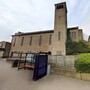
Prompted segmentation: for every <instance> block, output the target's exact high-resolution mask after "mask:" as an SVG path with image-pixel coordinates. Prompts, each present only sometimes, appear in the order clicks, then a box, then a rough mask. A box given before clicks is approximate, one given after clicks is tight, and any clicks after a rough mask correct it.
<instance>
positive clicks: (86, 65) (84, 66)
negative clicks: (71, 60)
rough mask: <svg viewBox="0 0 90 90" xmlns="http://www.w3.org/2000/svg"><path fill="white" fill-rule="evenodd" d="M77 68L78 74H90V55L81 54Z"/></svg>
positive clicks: (76, 62) (77, 60)
mask: <svg viewBox="0 0 90 90" xmlns="http://www.w3.org/2000/svg"><path fill="white" fill-rule="evenodd" d="M75 68H76V71H77V72H81V73H90V54H89V53H86V54H80V55H79V57H78V58H77V59H76V60H75Z"/></svg>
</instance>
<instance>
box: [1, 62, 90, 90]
mask: <svg viewBox="0 0 90 90" xmlns="http://www.w3.org/2000/svg"><path fill="white" fill-rule="evenodd" d="M32 73H33V72H32V71H29V70H19V71H18V70H17V68H12V67H11V63H8V62H5V61H1V60H0V90H90V82H86V81H81V80H77V79H74V78H69V77H63V76H59V75H49V76H46V77H44V78H42V79H40V80H38V81H32Z"/></svg>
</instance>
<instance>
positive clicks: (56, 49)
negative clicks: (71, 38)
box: [52, 2, 67, 55]
mask: <svg viewBox="0 0 90 90" xmlns="http://www.w3.org/2000/svg"><path fill="white" fill-rule="evenodd" d="M66 39H67V7H66V2H62V3H58V4H55V19H54V36H53V47H52V50H53V53H52V54H53V55H66Z"/></svg>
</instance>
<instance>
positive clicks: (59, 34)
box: [58, 31, 61, 40]
mask: <svg viewBox="0 0 90 90" xmlns="http://www.w3.org/2000/svg"><path fill="white" fill-rule="evenodd" d="M60 36H61V33H60V31H59V32H58V40H60Z"/></svg>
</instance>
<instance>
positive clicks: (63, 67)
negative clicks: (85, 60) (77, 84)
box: [48, 55, 90, 81]
mask: <svg viewBox="0 0 90 90" xmlns="http://www.w3.org/2000/svg"><path fill="white" fill-rule="evenodd" d="M77 57H78V55H76V56H56V55H55V56H52V55H51V56H48V63H49V64H50V66H51V74H58V75H63V76H68V77H73V78H77V79H81V80H89V81H90V74H88V73H77V72H76V70H75V67H74V61H75V58H77Z"/></svg>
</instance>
